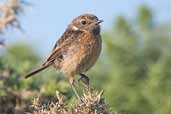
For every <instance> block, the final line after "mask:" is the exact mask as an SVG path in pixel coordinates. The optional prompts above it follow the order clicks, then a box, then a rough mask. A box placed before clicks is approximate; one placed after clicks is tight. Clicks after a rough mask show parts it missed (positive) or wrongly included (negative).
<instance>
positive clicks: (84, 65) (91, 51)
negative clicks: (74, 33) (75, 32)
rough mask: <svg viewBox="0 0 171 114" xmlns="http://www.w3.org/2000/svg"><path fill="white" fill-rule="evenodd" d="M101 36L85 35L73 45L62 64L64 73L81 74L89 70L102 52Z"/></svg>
mask: <svg viewBox="0 0 171 114" xmlns="http://www.w3.org/2000/svg"><path fill="white" fill-rule="evenodd" d="M101 45H102V44H101V36H100V35H92V34H85V35H83V36H82V37H80V38H79V39H78V40H77V41H76V42H75V43H74V44H72V45H71V46H70V47H69V49H68V52H67V54H66V55H64V61H63V62H62V70H63V72H68V73H71V72H72V73H75V74H78V73H81V72H85V71H87V70H89V69H90V68H91V67H92V66H93V65H94V64H95V62H96V61H97V59H98V57H99V55H100V52H101Z"/></svg>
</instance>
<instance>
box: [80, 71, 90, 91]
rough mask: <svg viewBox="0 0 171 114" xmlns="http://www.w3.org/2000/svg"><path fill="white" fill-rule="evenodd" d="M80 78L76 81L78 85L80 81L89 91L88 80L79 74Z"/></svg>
mask: <svg viewBox="0 0 171 114" xmlns="http://www.w3.org/2000/svg"><path fill="white" fill-rule="evenodd" d="M80 76H81V77H80V78H79V79H78V83H80V81H82V82H83V83H84V84H85V85H86V87H87V88H88V90H89V84H90V79H89V78H88V76H86V75H85V74H80Z"/></svg>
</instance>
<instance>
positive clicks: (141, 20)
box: [0, 6, 171, 114]
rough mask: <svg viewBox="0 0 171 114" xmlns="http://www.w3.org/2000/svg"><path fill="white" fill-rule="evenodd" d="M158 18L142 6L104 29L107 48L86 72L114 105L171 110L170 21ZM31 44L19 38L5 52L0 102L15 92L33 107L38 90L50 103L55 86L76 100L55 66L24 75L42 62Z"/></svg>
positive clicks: (133, 113)
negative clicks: (52, 68) (25, 77)
mask: <svg viewBox="0 0 171 114" xmlns="http://www.w3.org/2000/svg"><path fill="white" fill-rule="evenodd" d="M154 19H155V17H154V16H153V12H152V11H151V10H150V9H149V8H148V7H146V6H141V7H140V8H139V9H138V13H137V15H136V16H135V18H134V19H132V20H129V19H127V18H126V17H124V16H119V17H118V18H116V20H115V22H114V24H113V27H111V28H112V29H111V30H106V31H103V53H102V54H101V57H100V59H99V61H98V63H97V64H96V65H95V66H94V67H93V69H92V70H91V71H89V72H88V73H87V75H88V76H89V77H90V80H91V82H90V83H91V86H92V87H93V88H95V89H97V90H102V89H103V90H104V97H105V99H106V102H107V104H109V105H110V107H111V109H112V110H114V111H117V112H121V113H123V114H170V113H171V108H170V106H171V91H170V90H171V70H170V66H171V54H170V52H171V51H170V49H171V36H170V33H169V32H170V30H171V25H169V23H168V24H167V25H166V24H163V23H155V20H154ZM30 47H31V46H29V45H26V44H23V43H18V44H14V45H12V46H11V47H9V48H8V49H7V51H6V52H5V53H4V54H2V55H1V56H0V96H1V97H0V103H1V102H2V101H1V100H2V99H1V98H4V97H5V96H10V95H13V94H15V95H17V96H20V99H21V100H22V101H24V103H25V104H27V107H24V108H23V110H25V111H30V109H29V108H28V106H29V105H31V101H32V100H33V98H35V97H37V96H38V95H39V96H40V97H43V101H42V102H45V103H48V101H50V99H51V100H52V99H53V98H52V96H53V97H54V95H55V92H56V90H57V91H59V92H60V93H61V94H62V95H63V96H65V99H66V100H67V102H69V103H75V97H74V95H73V92H72V90H71V89H70V87H69V84H68V81H67V79H66V78H65V77H64V76H62V75H61V74H56V72H55V70H51V71H50V70H47V71H44V72H42V73H40V74H38V76H35V77H34V78H31V79H28V80H25V79H24V78H23V77H22V76H23V74H24V73H26V72H27V71H29V70H31V69H32V68H35V67H36V66H38V65H40V62H41V61H40V60H41V57H40V56H39V55H37V54H36V53H34V50H33V49H31V48H30ZM25 52H27V53H25ZM80 88H82V86H81V87H80ZM28 92H29V95H28ZM80 92H81V91H80ZM8 93H10V94H8ZM5 98H6V99H8V97H5ZM15 99H16V98H15ZM6 101H7V100H6ZM24 103H20V104H24ZM0 105H1V106H4V107H6V106H5V104H3V105H2V104H0ZM40 108H41V107H40ZM11 110H13V111H16V110H18V109H16V108H15V107H13V108H12V109H11ZM0 111H2V109H1V108H0Z"/></svg>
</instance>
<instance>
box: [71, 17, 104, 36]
mask: <svg viewBox="0 0 171 114" xmlns="http://www.w3.org/2000/svg"><path fill="white" fill-rule="evenodd" d="M101 22H103V21H102V20H99V19H98V18H97V17H96V16H95V15H93V14H83V15H80V16H78V17H76V18H75V19H73V21H72V22H71V24H70V25H69V28H70V29H72V30H74V31H83V32H96V33H99V32H100V25H99V24H100V23H101Z"/></svg>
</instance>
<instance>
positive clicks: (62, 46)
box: [43, 29, 81, 65]
mask: <svg viewBox="0 0 171 114" xmlns="http://www.w3.org/2000/svg"><path fill="white" fill-rule="evenodd" d="M80 35H81V31H73V30H69V29H68V30H66V31H65V32H64V34H63V35H62V36H61V38H60V39H59V40H58V41H57V42H56V44H55V46H54V48H53V50H52V53H51V55H50V56H49V57H48V59H47V60H46V62H45V63H44V64H43V65H47V64H52V63H53V62H54V60H56V59H57V58H58V57H59V58H60V59H61V58H62V56H63V54H64V53H66V51H67V50H68V48H69V46H70V45H72V44H73V43H76V41H77V39H78V38H79V37H80Z"/></svg>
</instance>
